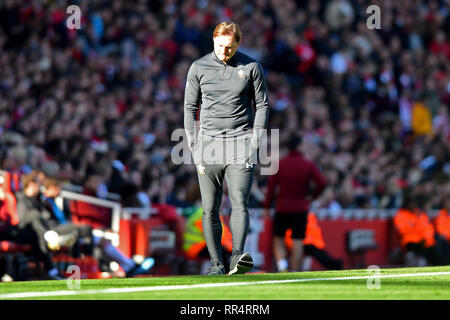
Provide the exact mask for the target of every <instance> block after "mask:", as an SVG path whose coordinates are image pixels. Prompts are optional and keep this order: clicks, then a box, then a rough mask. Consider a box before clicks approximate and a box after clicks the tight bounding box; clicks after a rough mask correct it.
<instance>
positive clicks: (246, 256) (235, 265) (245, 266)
mask: <svg viewBox="0 0 450 320" xmlns="http://www.w3.org/2000/svg"><path fill="white" fill-rule="evenodd" d="M252 268H253V259H252V256H251V255H250V253H248V252H246V253H243V254H236V255H233V256H232V257H231V263H230V272H229V273H228V274H243V273H246V272H248V271H250V270H251V269H252Z"/></svg>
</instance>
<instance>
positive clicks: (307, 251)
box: [284, 212, 342, 270]
mask: <svg viewBox="0 0 450 320" xmlns="http://www.w3.org/2000/svg"><path fill="white" fill-rule="evenodd" d="M284 242H285V245H286V248H287V249H288V251H291V250H292V247H293V244H292V229H288V230H287V231H286V234H285V237H284ZM303 250H304V255H305V256H311V257H313V258H315V259H317V261H319V262H320V264H322V266H324V267H325V268H326V269H329V270H341V269H342V261H341V260H340V259H334V258H333V257H331V256H330V255H329V253H328V252H327V251H326V250H325V242H324V241H323V237H322V230H321V229H320V225H319V221H318V220H317V217H316V215H315V214H314V213H313V212H309V213H308V218H307V223H306V233H305V239H304V240H303Z"/></svg>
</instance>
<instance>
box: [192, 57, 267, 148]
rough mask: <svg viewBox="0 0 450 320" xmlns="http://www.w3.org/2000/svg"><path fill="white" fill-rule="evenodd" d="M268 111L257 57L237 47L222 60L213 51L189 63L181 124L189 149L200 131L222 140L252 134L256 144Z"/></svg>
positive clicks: (261, 72) (263, 80) (261, 71)
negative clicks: (230, 56)
mask: <svg viewBox="0 0 450 320" xmlns="http://www.w3.org/2000/svg"><path fill="white" fill-rule="evenodd" d="M252 100H254V101H255V106H256V112H255V111H254V108H253V106H252ZM200 106H201V107H200ZM199 110H200V117H199V118H200V124H198V122H197V117H198V115H197V114H198V111H199ZM268 114H269V103H268V94H267V87H266V82H265V79H264V74H263V70H262V67H261V65H260V64H259V63H258V62H257V61H256V60H254V59H252V58H250V57H249V56H247V55H245V54H243V53H240V52H238V51H236V53H235V54H234V56H233V57H232V58H231V59H230V60H229V61H228V63H227V64H224V63H223V62H222V61H220V60H219V59H218V58H217V56H216V54H215V53H214V51H213V52H211V53H209V54H207V55H205V56H203V57H202V58H200V59H197V60H196V61H194V62H193V63H192V65H191V67H190V69H189V72H188V75H187V81H186V89H185V97H184V128H185V131H186V135H187V139H188V145H189V147H190V149H191V150H192V147H193V145H194V144H195V142H196V139H197V135H198V133H199V132H200V133H202V134H205V135H208V136H213V137H217V138H219V137H220V138H224V139H225V140H227V139H230V138H235V137H237V136H249V135H251V136H252V143H253V144H256V146H258V147H259V144H260V139H261V136H262V134H263V130H258V129H265V128H266V127H267V121H268ZM198 126H199V128H198Z"/></svg>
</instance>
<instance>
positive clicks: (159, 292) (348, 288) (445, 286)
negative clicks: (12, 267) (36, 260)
mask: <svg viewBox="0 0 450 320" xmlns="http://www.w3.org/2000/svg"><path fill="white" fill-rule="evenodd" d="M377 275H380V276H381V277H380V278H378V279H377V278H368V277H375V276H377ZM327 279H328V280H327ZM236 283H237V284H236ZM71 284H72V285H73V284H74V283H71ZM79 284H80V288H79V289H70V288H69V287H68V282H67V281H66V280H59V281H25V282H10V283H0V300H11V299H14V300H17V299H44V300H57V299H63V300H69V299H83V300H86V299H94V300H102V299H107V300H133V299H139V300H311V299H312V300H329V299H330V300H355V299H356V300H360V299H362V300H397V299H402V300H410V299H411V300H428V299H433V300H449V299H450V266H444V267H422V268H395V269H379V273H378V274H374V273H369V271H368V270H366V269H360V270H341V271H314V272H299V273H258V274H245V275H232V276H178V277H177V276H173V277H172V276H171V277H145V278H130V279H102V280H80V282H79ZM193 286H194V287H193ZM107 290H109V291H107Z"/></svg>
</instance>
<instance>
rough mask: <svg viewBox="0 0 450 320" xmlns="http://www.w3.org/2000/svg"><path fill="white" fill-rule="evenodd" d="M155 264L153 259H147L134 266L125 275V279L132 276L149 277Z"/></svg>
mask: <svg viewBox="0 0 450 320" xmlns="http://www.w3.org/2000/svg"><path fill="white" fill-rule="evenodd" d="M154 264H155V259H153V258H147V259H145V260H144V261H143V262H142V263H140V264H136V265H135V266H134V267H133V268H131V270H129V271H128V272H127V273H126V275H125V276H126V277H127V278H132V277H134V276H143V275H149V274H150V269H151V268H152V267H153V265H154Z"/></svg>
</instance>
